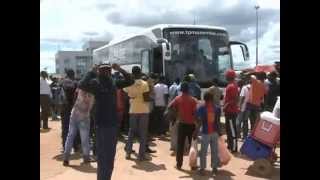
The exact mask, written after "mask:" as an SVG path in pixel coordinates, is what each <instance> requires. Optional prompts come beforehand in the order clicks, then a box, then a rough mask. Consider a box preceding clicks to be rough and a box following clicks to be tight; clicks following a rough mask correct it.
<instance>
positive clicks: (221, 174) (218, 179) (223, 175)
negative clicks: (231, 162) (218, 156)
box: [179, 169, 235, 180]
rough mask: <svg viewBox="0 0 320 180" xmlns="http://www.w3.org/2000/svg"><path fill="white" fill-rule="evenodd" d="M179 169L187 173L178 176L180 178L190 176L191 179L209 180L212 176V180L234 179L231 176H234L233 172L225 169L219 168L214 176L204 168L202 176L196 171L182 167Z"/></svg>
mask: <svg viewBox="0 0 320 180" xmlns="http://www.w3.org/2000/svg"><path fill="white" fill-rule="evenodd" d="M181 171H182V172H184V173H186V174H188V175H187V176H180V177H179V178H181V179H183V178H192V179H193V180H209V179H212V177H214V180H234V179H233V178H232V177H231V176H235V174H233V173H232V172H230V171H227V170H219V171H218V174H217V175H216V176H213V175H212V174H211V171H209V170H205V175H204V176H200V175H199V173H198V171H191V170H183V169H182V170H181Z"/></svg>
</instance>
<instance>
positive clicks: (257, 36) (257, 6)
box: [254, 5, 260, 66]
mask: <svg viewBox="0 0 320 180" xmlns="http://www.w3.org/2000/svg"><path fill="white" fill-rule="evenodd" d="M254 8H255V9H256V66H257V65H258V62H259V61H258V38H259V30H258V26H259V18H258V17H259V16H258V9H259V8H260V6H259V5H256V6H254Z"/></svg>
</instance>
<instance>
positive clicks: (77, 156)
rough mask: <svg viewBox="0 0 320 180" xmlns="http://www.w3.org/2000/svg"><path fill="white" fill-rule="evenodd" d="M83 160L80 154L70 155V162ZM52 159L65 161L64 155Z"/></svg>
mask: <svg viewBox="0 0 320 180" xmlns="http://www.w3.org/2000/svg"><path fill="white" fill-rule="evenodd" d="M81 158H82V156H81V154H80V153H73V154H71V155H70V157H69V160H70V161H72V160H78V159H81ZM52 159H54V160H57V161H63V154H59V155H56V156H54V157H53V158H52Z"/></svg>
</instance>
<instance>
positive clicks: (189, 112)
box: [168, 83, 197, 170]
mask: <svg viewBox="0 0 320 180" xmlns="http://www.w3.org/2000/svg"><path fill="white" fill-rule="evenodd" d="M181 91H182V95H180V96H177V97H176V98H175V99H174V100H173V101H172V102H171V103H170V104H169V107H168V108H169V109H174V110H175V111H176V112H177V118H176V119H177V121H178V142H177V156H176V161H177V166H176V168H177V169H179V170H180V169H181V166H182V163H183V151H184V144H185V140H186V137H188V140H189V143H190V144H191V138H192V136H196V132H195V123H196V110H197V100H196V99H195V98H193V97H192V96H191V95H189V86H188V84H187V83H182V84H181Z"/></svg>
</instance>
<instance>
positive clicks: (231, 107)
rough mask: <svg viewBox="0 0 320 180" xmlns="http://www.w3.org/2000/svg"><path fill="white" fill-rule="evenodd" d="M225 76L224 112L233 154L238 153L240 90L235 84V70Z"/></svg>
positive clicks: (229, 147) (230, 148) (228, 140)
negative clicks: (237, 125) (237, 123)
mask: <svg viewBox="0 0 320 180" xmlns="http://www.w3.org/2000/svg"><path fill="white" fill-rule="evenodd" d="M225 76H226V79H227V81H228V85H227V87H226V90H225V91H226V92H225V98H224V105H223V110H224V114H225V120H226V131H227V142H228V149H229V150H231V152H232V153H236V152H237V151H238V141H237V129H236V119H237V115H238V113H239V111H240V108H239V105H238V101H239V88H238V85H237V83H236V82H235V77H236V73H235V72H234V71H233V70H228V71H227V72H226V74H225Z"/></svg>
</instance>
